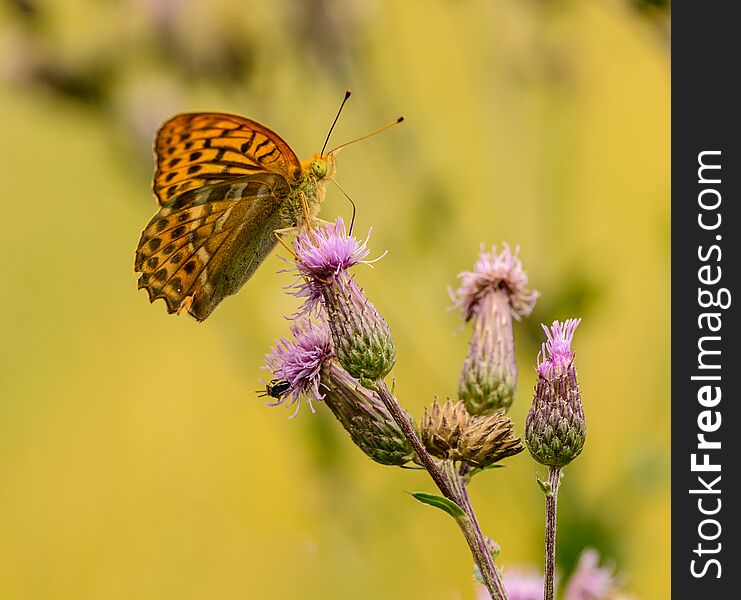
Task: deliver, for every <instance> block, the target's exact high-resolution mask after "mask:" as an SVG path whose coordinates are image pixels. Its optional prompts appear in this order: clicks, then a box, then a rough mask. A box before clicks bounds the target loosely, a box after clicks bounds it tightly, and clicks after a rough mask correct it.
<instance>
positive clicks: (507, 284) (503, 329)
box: [451, 244, 538, 415]
mask: <svg viewBox="0 0 741 600" xmlns="http://www.w3.org/2000/svg"><path fill="white" fill-rule="evenodd" d="M459 277H460V279H461V284H460V287H459V288H458V289H457V290H456V291H455V292H454V293H452V294H451V295H452V297H453V300H454V301H455V307H456V308H459V309H460V310H461V312H462V314H463V318H464V319H465V320H466V321H470V320H473V321H474V330H473V337H472V338H471V343H470V344H469V347H468V353H467V355H466V360H465V362H464V363H463V369H462V372H461V376H460V380H459V383H458V396H459V397H460V399H461V400H462V401H463V402H464V403H465V405H466V408H467V409H468V411H469V412H470V413H471V414H474V415H488V414H491V413H493V412H495V411H506V410H507V409H508V408H509V407H510V406H511V405H512V401H513V400H514V397H515V391H516V382H517V361H516V360H515V343H514V333H513V331H512V320H513V319H519V318H520V317H521V316H525V315H529V314H530V312H531V311H532V309H533V307H534V306H535V301H536V299H537V297H538V293H537V292H532V291H530V290H528V289H526V286H527V274H526V273H525V271H524V270H523V268H522V263H521V262H520V259H519V258H518V256H517V250H515V252H514V253H513V252H512V251H511V250H510V248H509V246H508V245H506V244H504V249H503V250H502V251H501V252H499V253H497V251H496V248H492V250H491V252H486V251H485V250H484V248H483V246H482V248H481V253H480V255H479V258H478V260H477V261H476V265H475V266H474V270H473V271H466V272H463V273H461V274H460V275H459Z"/></svg>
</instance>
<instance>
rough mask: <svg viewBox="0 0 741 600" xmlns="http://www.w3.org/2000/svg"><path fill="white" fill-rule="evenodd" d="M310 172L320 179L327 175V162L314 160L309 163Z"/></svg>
mask: <svg viewBox="0 0 741 600" xmlns="http://www.w3.org/2000/svg"><path fill="white" fill-rule="evenodd" d="M311 172H312V173H313V174H314V175H315V176H316V177H319V178H320V179H321V178H322V177H324V176H325V175H326V174H327V161H324V160H315V161H312V163H311Z"/></svg>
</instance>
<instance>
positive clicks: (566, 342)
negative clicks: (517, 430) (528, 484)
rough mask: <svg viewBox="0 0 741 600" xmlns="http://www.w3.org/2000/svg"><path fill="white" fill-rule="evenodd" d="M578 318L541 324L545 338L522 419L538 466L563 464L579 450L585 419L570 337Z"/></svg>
mask: <svg viewBox="0 0 741 600" xmlns="http://www.w3.org/2000/svg"><path fill="white" fill-rule="evenodd" d="M579 322H580V320H579V319H569V320H568V321H566V322H565V323H563V324H562V323H559V322H558V321H554V322H553V325H552V327H551V329H548V328H547V327H545V326H543V329H544V330H545V332H546V337H547V341H546V343H545V344H543V349H542V351H541V354H540V355H539V360H538V383H537V384H536V387H535V395H534V397H533V404H532V407H531V408H530V412H529V414H528V416H527V419H526V421H525V441H526V443H527V447H528V450H530V454H532V456H533V458H534V459H535V460H536V461H538V462H539V463H540V464H542V465H546V466H549V467H563V466H565V465H567V464H569V463H570V462H571V461H572V460H574V459H575V458H576V457H577V456H579V454H580V453H581V451H582V449H583V447H584V441H585V439H586V421H585V419H584V408H583V407H582V403H581V394H580V393H579V384H578V382H577V379H576V367H575V366H574V353H573V351H572V350H571V340H572V339H573V337H574V331H575V330H576V328H577V326H578V325H579Z"/></svg>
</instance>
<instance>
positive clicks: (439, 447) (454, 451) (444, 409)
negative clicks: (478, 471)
mask: <svg viewBox="0 0 741 600" xmlns="http://www.w3.org/2000/svg"><path fill="white" fill-rule="evenodd" d="M470 418H471V415H469V414H468V411H466V407H465V406H464V405H463V403H462V402H452V401H451V400H448V401H447V402H446V403H445V404H443V405H442V406H441V405H440V403H439V402H438V401H437V399H436V400H435V401H434V402H433V403H432V406H431V407H430V408H426V409H425V412H424V415H423V416H422V423H421V425H420V435H421V438H422V443H423V444H424V446H425V448H427V451H428V452H429V453H430V454H432V456H436V457H437V458H448V459H452V460H458V459H459V458H460V455H459V453H458V439H459V438H460V436H461V434H462V433H463V431H464V430H465V428H466V427H467V426H468V421H469V420H470Z"/></svg>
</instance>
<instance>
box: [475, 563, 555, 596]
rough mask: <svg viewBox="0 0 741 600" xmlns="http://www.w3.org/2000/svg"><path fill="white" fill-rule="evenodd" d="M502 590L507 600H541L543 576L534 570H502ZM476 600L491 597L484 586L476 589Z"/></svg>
mask: <svg viewBox="0 0 741 600" xmlns="http://www.w3.org/2000/svg"><path fill="white" fill-rule="evenodd" d="M503 574H504V577H503V580H504V581H503V583H504V589H505V590H506V591H507V598H508V599H509V600H543V588H544V587H545V585H544V582H543V575H540V574H538V572H537V571H536V570H535V569H528V570H523V569H517V568H515V569H506V570H504V573H503ZM477 592H478V593H477V597H478V600H489V598H491V596H490V595H489V592H488V591H487V589H486V588H485V587H484V586H480V587H479V588H478V589H477Z"/></svg>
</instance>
